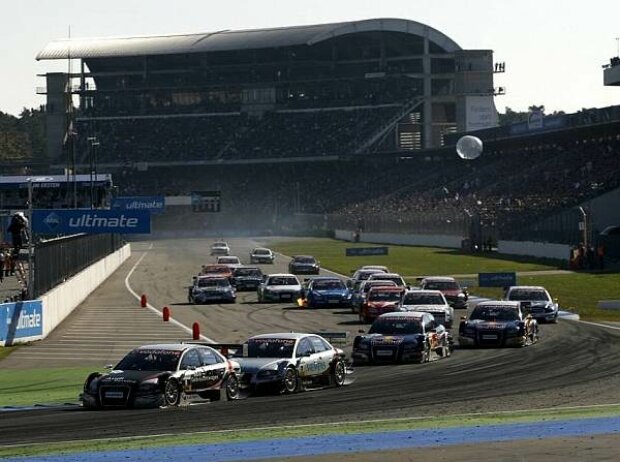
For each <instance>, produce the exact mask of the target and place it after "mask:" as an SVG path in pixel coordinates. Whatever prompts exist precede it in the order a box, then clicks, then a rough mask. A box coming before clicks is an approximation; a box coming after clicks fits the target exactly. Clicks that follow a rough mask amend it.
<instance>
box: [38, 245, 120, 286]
mask: <svg viewBox="0 0 620 462" xmlns="http://www.w3.org/2000/svg"><path fill="white" fill-rule="evenodd" d="M123 243H124V242H123V239H122V237H121V236H120V235H119V234H77V235H73V236H65V237H61V238H56V239H51V240H48V241H42V242H39V243H37V244H36V246H35V251H34V255H35V258H34V263H35V264H34V287H33V295H34V297H35V298H36V297H39V296H40V295H41V294H44V293H45V292H47V291H49V290H50V289H52V288H54V287H55V286H57V285H58V284H60V283H62V282H63V281H65V280H67V279H69V278H70V277H71V276H74V275H75V274H77V273H79V272H80V271H82V270H83V269H85V268H86V267H88V266H90V265H91V264H93V263H95V262H96V261H98V260H101V259H102V258H104V257H106V256H108V255H110V254H111V253H113V252H115V251H117V250H118V249H119V248H121V246H122V245H123Z"/></svg>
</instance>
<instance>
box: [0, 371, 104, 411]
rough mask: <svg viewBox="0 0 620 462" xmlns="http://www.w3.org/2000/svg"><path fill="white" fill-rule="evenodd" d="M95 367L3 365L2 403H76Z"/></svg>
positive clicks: (24, 404)
mask: <svg viewBox="0 0 620 462" xmlns="http://www.w3.org/2000/svg"><path fill="white" fill-rule="evenodd" d="M93 371H94V369H93V368H84V367H80V368H62V369H3V370H2V371H1V372H0V406H31V405H33V404H58V403H75V402H77V399H78V395H79V394H80V393H81V391H82V386H83V384H84V380H86V377H87V376H88V373H89V372H93Z"/></svg>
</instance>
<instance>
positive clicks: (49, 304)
mask: <svg viewBox="0 0 620 462" xmlns="http://www.w3.org/2000/svg"><path fill="white" fill-rule="evenodd" d="M130 256H131V246H130V244H126V245H125V246H123V247H121V248H120V249H118V250H117V251H116V252H114V253H113V254H110V255H108V256H107V257H105V258H102V259H101V260H99V261H98V262H96V263H93V264H92V265H91V266H89V267H88V268H86V269H85V270H82V271H81V272H79V273H78V274H76V275H75V276H73V277H72V278H70V279H68V280H67V281H65V282H64V283H62V284H60V285H59V286H57V287H54V288H53V289H52V290H50V291H49V292H46V293H45V294H43V295H41V297H40V298H39V299H40V300H41V302H42V303H43V335H42V338H45V337H47V336H48V335H49V334H50V332H52V331H53V330H54V329H55V328H56V326H58V325H59V324H60V323H61V322H62V321H63V320H64V319H65V318H66V317H67V316H69V314H71V313H72V312H73V310H74V309H76V308H77V307H78V306H79V305H80V303H82V302H83V301H84V300H86V297H88V296H89V295H90V294H91V293H92V292H93V291H94V290H95V289H96V288H97V287H99V285H100V284H101V283H102V282H103V281H105V280H106V279H107V278H108V277H109V276H111V275H112V273H114V271H116V270H117V269H118V268H119V267H120V266H121V265H122V264H123V263H124V262H125V261H126V260H127V259H128V258H129V257H130Z"/></svg>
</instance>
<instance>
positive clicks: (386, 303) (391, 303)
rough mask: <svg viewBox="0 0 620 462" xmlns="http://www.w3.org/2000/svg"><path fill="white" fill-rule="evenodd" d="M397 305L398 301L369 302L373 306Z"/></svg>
mask: <svg viewBox="0 0 620 462" xmlns="http://www.w3.org/2000/svg"><path fill="white" fill-rule="evenodd" d="M396 305H398V302H368V306H369V307H371V308H387V307H390V306H393V307H396Z"/></svg>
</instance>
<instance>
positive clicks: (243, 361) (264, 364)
mask: <svg viewBox="0 0 620 462" xmlns="http://www.w3.org/2000/svg"><path fill="white" fill-rule="evenodd" d="M234 359H235V361H236V362H238V363H239V366H241V373H251V374H253V373H256V372H258V371H260V370H261V369H277V368H278V364H279V363H281V362H288V361H289V359H287V358H234Z"/></svg>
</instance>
